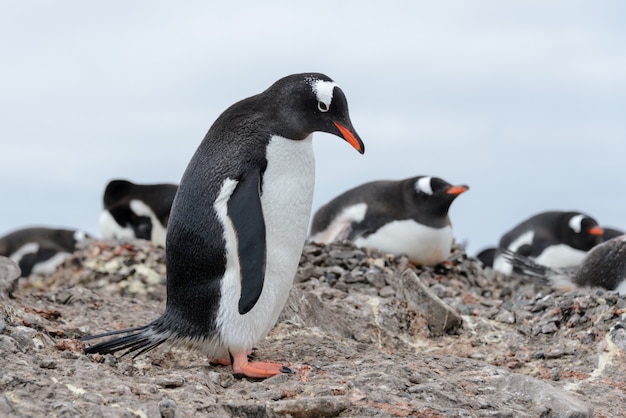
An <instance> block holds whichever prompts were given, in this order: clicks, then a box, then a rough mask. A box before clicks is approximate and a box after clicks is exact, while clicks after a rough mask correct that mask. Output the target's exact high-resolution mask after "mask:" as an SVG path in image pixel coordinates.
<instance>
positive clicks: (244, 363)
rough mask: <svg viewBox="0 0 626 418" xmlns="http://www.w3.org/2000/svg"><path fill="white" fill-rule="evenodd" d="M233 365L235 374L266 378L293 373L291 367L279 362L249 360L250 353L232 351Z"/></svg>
mask: <svg viewBox="0 0 626 418" xmlns="http://www.w3.org/2000/svg"><path fill="white" fill-rule="evenodd" d="M231 357H232V363H233V364H232V366H233V374H234V375H243V376H247V377H252V378H257V379H264V378H267V377H272V376H276V375H277V374H281V373H293V371H292V370H291V369H289V368H288V367H285V366H283V365H281V364H277V363H265V362H261V361H253V362H250V361H248V353H232V354H231Z"/></svg>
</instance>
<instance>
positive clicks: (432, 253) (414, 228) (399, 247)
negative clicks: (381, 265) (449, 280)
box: [354, 219, 453, 265]
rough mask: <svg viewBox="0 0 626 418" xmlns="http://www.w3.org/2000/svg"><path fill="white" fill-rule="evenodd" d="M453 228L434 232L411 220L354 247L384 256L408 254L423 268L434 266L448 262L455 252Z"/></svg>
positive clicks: (392, 225) (390, 225) (387, 227)
mask: <svg viewBox="0 0 626 418" xmlns="http://www.w3.org/2000/svg"><path fill="white" fill-rule="evenodd" d="M452 240H453V235H452V227H450V226H446V227H444V228H431V227H428V226H424V225H421V224H419V223H417V222H415V221H413V220H411V219H405V220H401V221H393V222H390V223H388V224H387V225H385V226H383V227H381V228H379V229H378V231H376V232H375V233H373V234H371V235H368V236H367V237H365V238H363V237H359V238H357V239H355V240H354V243H355V244H356V245H357V246H360V247H369V248H378V249H379V250H381V251H383V252H389V253H393V254H406V255H407V256H408V257H409V259H410V260H411V261H413V262H414V263H417V264H421V265H434V264H438V263H440V262H442V261H444V260H446V259H447V258H448V257H449V256H450V252H451V249H452Z"/></svg>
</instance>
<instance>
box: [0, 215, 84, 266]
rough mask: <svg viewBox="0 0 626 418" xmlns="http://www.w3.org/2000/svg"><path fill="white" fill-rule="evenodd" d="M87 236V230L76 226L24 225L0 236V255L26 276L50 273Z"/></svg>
mask: <svg viewBox="0 0 626 418" xmlns="http://www.w3.org/2000/svg"><path fill="white" fill-rule="evenodd" d="M86 238H89V235H88V234H87V233H85V232H84V231H80V230H76V229H58V228H46V227H32V228H23V229H19V230H17V231H13V232H11V233H9V234H7V235H5V236H3V237H1V238H0V255H3V256H5V257H8V258H10V259H11V260H13V261H14V262H15V263H17V265H18V266H19V267H20V270H21V271H22V276H23V277H26V276H29V275H31V274H32V273H35V274H51V273H54V271H55V270H56V268H57V266H58V265H59V264H61V263H63V261H64V260H65V259H66V258H67V257H68V256H69V255H70V254H72V253H73V252H74V250H75V249H76V244H77V243H79V242H81V241H83V240H85V239H86Z"/></svg>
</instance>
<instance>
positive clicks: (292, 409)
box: [272, 396, 352, 418]
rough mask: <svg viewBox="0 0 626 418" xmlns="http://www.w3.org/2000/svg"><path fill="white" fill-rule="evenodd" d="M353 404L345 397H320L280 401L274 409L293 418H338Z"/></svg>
mask: <svg viewBox="0 0 626 418" xmlns="http://www.w3.org/2000/svg"><path fill="white" fill-rule="evenodd" d="M351 404H352V403H351V402H350V400H349V399H348V398H346V397H345V396H318V397H315V398H301V399H293V400H286V401H278V402H276V403H275V404H274V405H273V408H272V409H273V410H274V412H275V413H277V414H280V415H286V416H290V417H293V418H315V417H336V416H337V415H339V414H341V412H343V411H345V410H346V409H348V408H350V406H351Z"/></svg>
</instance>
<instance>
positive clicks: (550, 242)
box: [493, 211, 603, 275]
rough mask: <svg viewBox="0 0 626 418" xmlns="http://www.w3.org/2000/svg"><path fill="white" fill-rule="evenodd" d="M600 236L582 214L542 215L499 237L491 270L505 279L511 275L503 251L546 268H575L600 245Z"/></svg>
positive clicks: (557, 213) (553, 213)
mask: <svg viewBox="0 0 626 418" xmlns="http://www.w3.org/2000/svg"><path fill="white" fill-rule="evenodd" d="M602 233H603V231H602V228H600V227H599V226H598V223H597V222H596V220H595V219H593V218H591V217H589V216H587V215H585V214H583V213H581V212H575V211H571V212H562V211H549V212H542V213H539V214H537V215H535V216H532V217H530V218H529V219H527V220H525V221H524V222H522V223H520V224H519V225H517V226H516V227H515V228H513V229H512V230H510V231H509V232H507V233H506V234H504V235H503V236H502V238H501V239H500V243H499V244H498V248H497V249H496V253H495V257H494V262H493V268H494V270H496V271H499V272H501V273H503V274H505V275H510V274H511V273H512V272H513V267H512V265H511V263H510V262H509V261H508V260H507V259H506V258H505V257H503V256H502V252H503V251H505V250H507V251H510V252H513V253H518V254H520V255H522V256H525V257H528V258H530V259H531V260H534V261H535V262H537V263H539V264H542V265H544V266H548V267H568V266H575V265H577V264H579V263H580V262H581V261H582V260H583V259H584V258H585V255H586V254H587V251H589V250H590V249H591V248H593V247H594V246H595V245H597V244H599V243H600V242H602Z"/></svg>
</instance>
